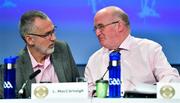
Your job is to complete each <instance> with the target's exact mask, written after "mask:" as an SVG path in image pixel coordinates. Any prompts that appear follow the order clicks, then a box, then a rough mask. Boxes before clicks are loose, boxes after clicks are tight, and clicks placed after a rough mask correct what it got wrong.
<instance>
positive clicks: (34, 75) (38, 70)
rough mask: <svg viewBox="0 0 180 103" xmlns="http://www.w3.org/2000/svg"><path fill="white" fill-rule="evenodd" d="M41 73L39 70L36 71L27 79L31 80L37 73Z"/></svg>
mask: <svg viewBox="0 0 180 103" xmlns="http://www.w3.org/2000/svg"><path fill="white" fill-rule="evenodd" d="M40 72H41V70H40V69H38V70H36V71H35V72H34V73H32V74H31V75H30V76H29V79H30V80H32V79H33V78H34V77H36V76H37V75H38V74H39V73H40Z"/></svg>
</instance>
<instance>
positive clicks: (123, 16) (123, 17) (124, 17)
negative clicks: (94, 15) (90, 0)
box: [113, 7, 130, 29]
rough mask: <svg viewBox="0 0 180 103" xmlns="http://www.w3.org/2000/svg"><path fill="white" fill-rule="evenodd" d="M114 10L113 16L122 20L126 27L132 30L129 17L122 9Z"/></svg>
mask: <svg viewBox="0 0 180 103" xmlns="http://www.w3.org/2000/svg"><path fill="white" fill-rule="evenodd" d="M114 9H115V10H114V12H113V16H115V17H118V18H119V19H121V20H122V21H123V22H124V23H125V25H126V26H127V27H128V28H129V29H130V21H129V17H128V15H127V14H126V13H125V12H124V11H123V10H122V9H120V8H118V7H114Z"/></svg>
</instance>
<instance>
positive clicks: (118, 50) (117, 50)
mask: <svg viewBox="0 0 180 103" xmlns="http://www.w3.org/2000/svg"><path fill="white" fill-rule="evenodd" d="M121 50H127V49H124V48H117V49H114V50H113V52H120V51H121Z"/></svg>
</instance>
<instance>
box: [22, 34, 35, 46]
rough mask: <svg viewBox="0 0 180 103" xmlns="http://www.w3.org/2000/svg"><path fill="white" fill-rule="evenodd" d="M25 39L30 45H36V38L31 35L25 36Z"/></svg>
mask: <svg viewBox="0 0 180 103" xmlns="http://www.w3.org/2000/svg"><path fill="white" fill-rule="evenodd" d="M24 39H25V40H26V43H27V44H28V45H34V38H33V37H32V36H30V35H25V36H24Z"/></svg>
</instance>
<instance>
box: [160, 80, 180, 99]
mask: <svg viewBox="0 0 180 103" xmlns="http://www.w3.org/2000/svg"><path fill="white" fill-rule="evenodd" d="M157 98H161V99H180V83H157Z"/></svg>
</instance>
